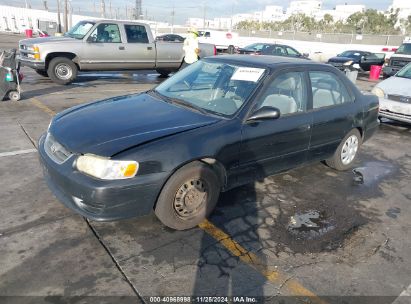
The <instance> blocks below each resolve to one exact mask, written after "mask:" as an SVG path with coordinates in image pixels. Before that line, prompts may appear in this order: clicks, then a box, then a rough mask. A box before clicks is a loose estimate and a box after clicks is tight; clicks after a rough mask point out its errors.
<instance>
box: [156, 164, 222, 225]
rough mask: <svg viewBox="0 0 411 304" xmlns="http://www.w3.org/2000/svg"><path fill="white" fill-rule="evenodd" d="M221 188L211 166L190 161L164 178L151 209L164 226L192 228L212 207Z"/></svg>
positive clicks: (207, 214)
mask: <svg viewBox="0 0 411 304" xmlns="http://www.w3.org/2000/svg"><path fill="white" fill-rule="evenodd" d="M220 188H221V187H220V183H219V180H218V177H217V175H216V173H215V172H214V170H213V169H211V168H210V167H209V166H208V165H206V164H203V163H201V162H199V161H196V162H193V163H190V164H188V165H186V166H184V167H182V168H180V169H179V170H177V171H176V172H175V173H174V174H173V175H172V176H171V177H170V179H169V180H168V181H167V182H166V184H165V186H164V188H163V190H162V191H161V193H160V196H159V198H158V200H157V204H156V207H155V209H154V212H155V214H156V216H157V217H158V219H159V220H160V221H161V222H162V223H163V224H164V225H166V226H167V227H170V228H172V229H176V230H186V229H190V228H193V227H195V226H197V225H198V224H200V223H201V222H202V221H203V220H204V219H205V218H206V217H207V216H209V215H210V213H211V212H212V211H213V209H214V207H215V205H216V204H217V200H218V196H219V195H220Z"/></svg>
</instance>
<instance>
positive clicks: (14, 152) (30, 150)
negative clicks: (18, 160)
mask: <svg viewBox="0 0 411 304" xmlns="http://www.w3.org/2000/svg"><path fill="white" fill-rule="evenodd" d="M34 152H37V150H36V149H26V150H17V151H11V152H2V153H0V157H5V156H14V155H21V154H28V153H34Z"/></svg>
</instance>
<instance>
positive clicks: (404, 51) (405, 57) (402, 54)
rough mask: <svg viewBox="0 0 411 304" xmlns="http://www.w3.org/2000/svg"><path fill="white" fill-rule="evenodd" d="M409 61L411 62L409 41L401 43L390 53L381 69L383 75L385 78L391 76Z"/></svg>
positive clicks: (410, 43)
mask: <svg viewBox="0 0 411 304" xmlns="http://www.w3.org/2000/svg"><path fill="white" fill-rule="evenodd" d="M409 63H411V41H410V42H406V43H403V44H402V45H401V46H400V47H399V48H398V49H397V51H396V52H395V53H394V54H392V55H391V57H390V60H389V61H388V63H387V65H386V66H384V68H383V70H382V72H383V76H384V77H385V78H386V77H390V76H393V75H395V74H396V73H397V72H398V71H399V70H401V69H402V68H403V67H404V66H406V65H407V64H409Z"/></svg>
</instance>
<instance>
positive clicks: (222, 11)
mask: <svg viewBox="0 0 411 304" xmlns="http://www.w3.org/2000/svg"><path fill="white" fill-rule="evenodd" d="M410 1H411V0H410ZM27 2H28V3H29V4H31V6H32V8H43V1H42V0H27ZM56 2H57V0H48V1H47V3H48V7H49V8H50V10H55V8H56ZM71 2H72V6H73V8H74V12H75V13H78V12H79V10H80V13H81V14H84V15H92V16H93V15H94V16H97V15H98V14H94V3H95V7H96V10H97V11H99V6H100V0H94V1H93V0H71ZM142 2H143V12H144V13H145V12H146V11H147V15H148V17H149V18H150V19H153V20H156V21H165V22H170V21H171V15H172V7H173V4H174V7H175V22H176V23H184V22H185V20H186V19H187V18H189V17H200V18H203V14H204V6H205V8H206V10H205V11H206V17H207V18H214V17H220V16H221V17H224V16H229V15H231V13H232V12H233V13H247V12H252V11H258V10H262V9H264V7H265V6H266V5H281V6H283V7H284V9H286V7H287V6H288V4H289V2H290V1H289V0H251V1H250V0H221V1H215V0H197V1H193V0H178V1H177V0H175V1H173V0H142ZM10 3H12V5H14V6H21V7H24V5H25V0H13V1H10V0H0V4H8V5H10ZM105 3H106V12H107V13H109V4H110V0H105ZM344 3H347V4H365V5H366V6H367V8H374V9H378V10H385V9H387V8H388V6H389V5H391V3H392V0H324V1H323V8H324V9H332V8H334V7H335V5H336V4H344ZM111 5H112V12H113V15H114V12H115V8H117V9H118V11H119V13H120V15H122V17H124V16H125V10H126V6H127V7H128V8H131V7H133V6H134V1H133V0H111Z"/></svg>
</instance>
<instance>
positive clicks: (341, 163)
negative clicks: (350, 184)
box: [325, 129, 362, 171]
mask: <svg viewBox="0 0 411 304" xmlns="http://www.w3.org/2000/svg"><path fill="white" fill-rule="evenodd" d="M361 143H362V138H361V134H360V132H359V131H358V130H357V129H353V130H351V131H350V132H349V133H348V134H347V135H346V136H345V137H344V139H343V140H342V141H341V143H340V145H339V146H338V148H337V150H336V151H335V152H334V155H333V156H332V157H331V158H329V159H327V160H326V161H325V162H326V164H327V165H328V166H330V167H331V168H334V169H336V170H338V171H345V170H348V169H350V168H351V167H352V165H353V163H354V161H355V160H356V159H357V156H358V150H359V149H360V146H361Z"/></svg>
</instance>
